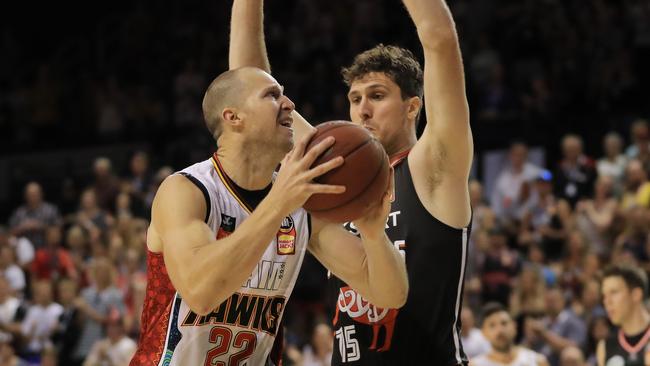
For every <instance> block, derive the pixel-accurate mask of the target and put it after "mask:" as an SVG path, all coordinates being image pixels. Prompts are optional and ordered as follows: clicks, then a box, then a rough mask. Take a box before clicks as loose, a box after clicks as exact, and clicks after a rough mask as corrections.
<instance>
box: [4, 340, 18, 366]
mask: <svg viewBox="0 0 650 366" xmlns="http://www.w3.org/2000/svg"><path fill="white" fill-rule="evenodd" d="M11 340H12V337H11V335H6V334H5V333H3V334H0V365H2V366H21V361H20V359H19V358H18V357H17V356H16V351H15V350H14V348H13V346H12V345H11Z"/></svg>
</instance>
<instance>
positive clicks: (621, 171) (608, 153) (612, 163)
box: [596, 132, 627, 188]
mask: <svg viewBox="0 0 650 366" xmlns="http://www.w3.org/2000/svg"><path fill="white" fill-rule="evenodd" d="M603 151H604V152H605V156H603V157H602V158H600V159H599V160H598V163H597V164H596V169H597V170H598V176H605V175H607V176H610V177H612V178H613V179H614V182H615V183H616V186H617V188H619V187H620V185H621V184H622V182H623V179H624V178H625V166H626V165H627V158H626V157H625V155H624V154H623V139H622V138H621V135H619V134H617V133H616V132H610V133H608V134H607V135H605V138H604V139H603Z"/></svg>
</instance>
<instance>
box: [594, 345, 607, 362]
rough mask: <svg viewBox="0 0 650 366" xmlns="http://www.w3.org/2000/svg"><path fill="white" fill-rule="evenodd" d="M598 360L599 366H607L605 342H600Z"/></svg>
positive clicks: (597, 348) (597, 353)
mask: <svg viewBox="0 0 650 366" xmlns="http://www.w3.org/2000/svg"><path fill="white" fill-rule="evenodd" d="M596 360H597V362H598V366H605V341H603V340H600V341H598V346H596Z"/></svg>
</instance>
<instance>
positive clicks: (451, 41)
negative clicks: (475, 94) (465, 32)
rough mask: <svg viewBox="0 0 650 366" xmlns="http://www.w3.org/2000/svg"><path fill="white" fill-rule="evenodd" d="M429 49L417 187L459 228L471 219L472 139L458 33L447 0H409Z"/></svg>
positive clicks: (415, 159)
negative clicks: (469, 190) (469, 188)
mask: <svg viewBox="0 0 650 366" xmlns="http://www.w3.org/2000/svg"><path fill="white" fill-rule="evenodd" d="M404 4H405V5H406V8H407V10H408V12H409V14H410V15H411V18H412V19H413V22H414V23H415V26H416V28H417V32H418V36H419V38H420V42H421V43H422V47H423V49H424V97H425V100H424V104H425V108H426V114H427V125H426V127H425V129H424V133H423V135H422V137H421V138H420V140H419V141H418V142H417V143H416V145H415V146H414V147H413V150H412V152H411V155H410V157H409V163H410V164H412V165H413V168H412V169H411V171H412V172H413V173H412V174H413V179H414V182H415V184H416V190H418V194H419V196H420V197H421V199H423V203H424V205H425V207H427V209H428V210H429V211H430V212H431V213H432V214H433V215H434V216H436V217H437V218H439V219H440V220H442V221H444V222H445V223H447V224H449V225H451V226H454V227H463V226H465V225H467V223H468V222H469V218H470V207H469V193H468V182H467V180H468V177H469V170H470V167H471V163H472V155H473V153H474V152H473V140H472V134H471V130H470V125H469V108H468V105H467V97H466V95H465V75H464V73H463V63H462V59H461V54H460V46H459V44H458V36H457V34H456V29H455V25H454V21H453V19H452V16H451V13H450V11H449V8H448V7H447V5H446V4H445V2H444V0H404Z"/></svg>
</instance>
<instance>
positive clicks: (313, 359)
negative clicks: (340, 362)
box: [302, 323, 334, 366]
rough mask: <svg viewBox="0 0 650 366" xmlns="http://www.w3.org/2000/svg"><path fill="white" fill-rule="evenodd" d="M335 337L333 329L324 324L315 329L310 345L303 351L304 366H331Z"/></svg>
mask: <svg viewBox="0 0 650 366" xmlns="http://www.w3.org/2000/svg"><path fill="white" fill-rule="evenodd" d="M333 343H334V337H333V336H332V328H331V327H330V326H329V325H327V324H324V323H321V324H318V325H316V326H315V327H314V331H313V333H312V337H311V342H310V344H308V345H306V346H305V347H304V348H303V351H302V365H303V366H330V365H331V360H332V345H333Z"/></svg>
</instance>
